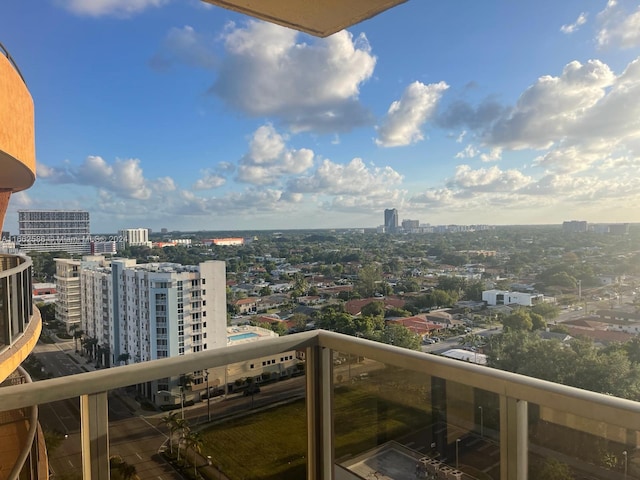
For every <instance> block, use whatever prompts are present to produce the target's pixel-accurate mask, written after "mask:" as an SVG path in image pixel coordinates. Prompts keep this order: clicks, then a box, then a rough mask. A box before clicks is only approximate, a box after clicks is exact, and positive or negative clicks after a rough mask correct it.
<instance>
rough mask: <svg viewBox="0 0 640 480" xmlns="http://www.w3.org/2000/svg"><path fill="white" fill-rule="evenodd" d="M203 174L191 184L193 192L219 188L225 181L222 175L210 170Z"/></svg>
mask: <svg viewBox="0 0 640 480" xmlns="http://www.w3.org/2000/svg"><path fill="white" fill-rule="evenodd" d="M203 173H204V176H203V177H202V178H199V179H198V180H196V183H194V184H193V189H194V190H211V189H214V188H218V187H221V186H222V185H224V184H225V183H226V181H227V180H226V179H225V178H224V177H223V176H222V175H218V174H217V173H213V172H211V171H210V170H206V171H204V172H203Z"/></svg>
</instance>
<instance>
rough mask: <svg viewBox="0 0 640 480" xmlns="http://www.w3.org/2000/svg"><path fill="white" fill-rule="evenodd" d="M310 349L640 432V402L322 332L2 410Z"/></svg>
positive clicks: (110, 379)
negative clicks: (360, 358) (361, 358)
mask: <svg viewBox="0 0 640 480" xmlns="http://www.w3.org/2000/svg"><path fill="white" fill-rule="evenodd" d="M311 346H320V347H324V348H328V349H331V350H334V351H340V352H344V353H350V354H353V355H360V356H364V357H366V358H370V359H373V360H376V361H379V362H383V363H385V364H388V365H393V366H398V367H401V368H406V369H408V370H412V371H418V372H423V373H425V375H429V376H434V377H439V378H442V379H445V380H450V381H453V382H458V383H461V384H465V385H469V386H471V387H476V388H479V389H483V390H486V391H490V392H494V393H497V394H499V395H501V396H505V397H509V398H515V399H518V400H526V401H528V402H532V403H536V404H538V405H541V406H546V407H550V408H553V409H555V410H560V411H565V412H571V413H573V414H576V415H579V416H582V417H585V418H590V419H593V420H597V421H602V422H606V423H609V424H611V425H616V426H620V427H626V428H630V429H634V430H640V403H639V402H634V401H631V400H627V399H623V398H618V397H613V396H610V395H604V394H600V393H596V392H590V391H587V390H582V389H579V388H575V387H569V386H566V385H560V384H557V383H553V382H548V381H545V380H539V379H536V378H531V377H527V376H524V375H519V374H515V373H511V372H505V371H502V370H497V369H493V368H490V367H486V366H480V365H474V364H469V363H466V362H461V361H459V360H452V359H449V358H445V357H440V356H437V355H430V354H425V353H422V352H416V351H413V350H407V349H404V348H399V347H394V346H392V345H385V344H382V343H378V342H373V341H370V340H365V339H361V338H356V337H351V336H347V335H342V334H338V333H333V332H327V331H323V330H315V331H311V332H303V333H298V334H294V335H285V336H283V337H276V338H272V339H265V340H262V341H260V342H253V343H248V344H241V345H234V346H229V347H224V348H220V349H214V350H208V351H203V352H197V353H193V354H190V355H183V356H179V357H173V358H165V359H160V360H152V361H149V362H143V363H136V364H132V365H125V366H120V367H114V368H109V369H104V370H99V371H95V372H87V373H80V374H77V375H74V376H73V381H70V380H69V378H68V377H61V378H53V379H50V380H43V381H39V382H34V383H32V384H24V385H16V386H12V387H6V388H2V389H0V410H11V409H16V408H21V407H25V406H30V405H37V404H42V403H48V402H54V401H58V400H64V399H67V398H74V397H79V396H81V395H87V394H94V393H99V392H105V391H109V390H113V389H117V388H120V387H125V386H128V385H133V384H138V383H144V382H147V381H152V380H157V379H158V378H164V377H167V376H178V375H180V374H183V373H184V372H190V371H196V370H202V369H203V368H215V367H222V366H226V365H229V364H233V363H238V362H242V361H246V360H248V359H252V358H259V357H262V356H268V355H273V354H277V353H280V352H284V351H288V350H303V349H305V348H306V347H311Z"/></svg>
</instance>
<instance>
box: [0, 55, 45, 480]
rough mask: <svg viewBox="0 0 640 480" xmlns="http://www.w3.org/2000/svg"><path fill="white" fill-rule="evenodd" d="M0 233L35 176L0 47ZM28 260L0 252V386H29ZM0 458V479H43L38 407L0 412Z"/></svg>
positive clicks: (36, 317) (23, 112) (32, 315)
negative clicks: (16, 196)
mask: <svg viewBox="0 0 640 480" xmlns="http://www.w3.org/2000/svg"><path fill="white" fill-rule="evenodd" d="M0 92H2V95H0V172H2V173H1V174H0V179H1V182H2V183H1V184H0V229H2V226H3V223H4V218H5V215H6V212H7V207H8V205H9V199H10V198H11V194H12V193H15V192H19V191H21V190H26V189H27V188H29V187H30V186H31V185H32V184H33V182H34V180H35V173H36V158H35V136H34V108H33V100H32V98H31V94H30V93H29V90H28V88H27V85H26V83H25V81H24V79H23V78H22V75H21V74H20V71H19V70H18V67H17V65H16V64H15V62H14V61H13V59H12V58H11V56H10V55H9V53H8V52H7V50H5V48H4V47H3V46H2V44H0ZM31 278H32V263H31V259H30V258H29V257H26V256H24V255H16V254H9V253H0V382H1V383H2V386H3V387H4V386H6V385H12V384H20V383H31V377H30V376H29V374H28V373H27V371H26V370H24V369H23V368H22V367H21V366H20V363H21V362H22V361H23V360H24V359H25V358H27V356H28V355H29V354H30V353H31V352H32V351H33V349H34V347H35V346H36V343H37V342H38V338H39V337H40V331H41V329H42V322H41V319H40V312H39V311H38V309H37V308H34V306H33V303H32V300H31V295H32V292H31ZM0 437H1V438H2V441H1V442H0V459H1V460H2V469H1V470H2V473H1V474H0V475H1V476H2V477H3V478H21V479H23V478H24V479H29V478H47V475H48V469H49V468H48V462H47V455H46V452H45V446H44V436H43V434H42V431H41V430H40V428H39V425H38V410H37V407H32V406H28V407H24V408H19V409H13V410H8V411H4V412H2V415H1V417H0Z"/></svg>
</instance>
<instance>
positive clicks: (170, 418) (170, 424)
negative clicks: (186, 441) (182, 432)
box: [160, 412, 178, 455]
mask: <svg viewBox="0 0 640 480" xmlns="http://www.w3.org/2000/svg"><path fill="white" fill-rule="evenodd" d="M177 420H178V414H177V413H176V412H170V413H168V414H167V415H165V416H164V417H162V419H161V420H160V423H161V424H163V425H165V426H166V427H167V428H168V429H169V450H170V451H171V454H172V455H173V434H174V433H175V431H176V429H177V428H178V427H177Z"/></svg>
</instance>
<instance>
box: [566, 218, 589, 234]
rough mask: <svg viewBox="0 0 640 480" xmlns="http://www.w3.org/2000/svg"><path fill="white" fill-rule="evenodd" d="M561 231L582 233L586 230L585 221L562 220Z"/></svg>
mask: <svg viewBox="0 0 640 480" xmlns="http://www.w3.org/2000/svg"><path fill="white" fill-rule="evenodd" d="M562 231H563V232H569V233H583V232H586V231H587V222H585V221H584V220H571V221H568V222H562Z"/></svg>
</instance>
